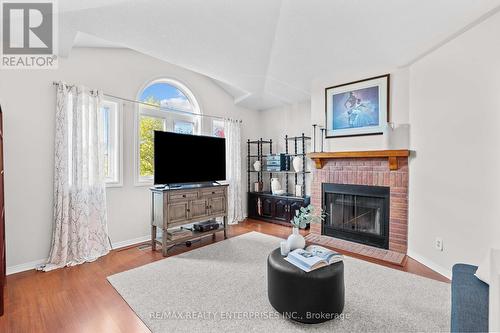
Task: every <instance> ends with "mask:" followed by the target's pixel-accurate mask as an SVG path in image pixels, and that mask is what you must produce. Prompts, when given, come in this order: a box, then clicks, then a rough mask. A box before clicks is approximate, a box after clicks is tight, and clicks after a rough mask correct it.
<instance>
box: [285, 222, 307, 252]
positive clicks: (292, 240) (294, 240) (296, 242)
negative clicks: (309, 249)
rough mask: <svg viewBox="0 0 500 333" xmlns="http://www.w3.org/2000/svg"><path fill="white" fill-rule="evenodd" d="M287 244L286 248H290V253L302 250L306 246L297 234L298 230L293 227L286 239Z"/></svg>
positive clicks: (304, 241) (302, 238)
mask: <svg viewBox="0 0 500 333" xmlns="http://www.w3.org/2000/svg"><path fill="white" fill-rule="evenodd" d="M286 242H287V243H288V247H289V248H290V251H293V250H296V249H303V248H304V247H305V246H306V240H305V239H304V237H302V235H301V234H300V233H299V228H296V227H293V232H292V234H291V235H290V236H288V239H287V240H286Z"/></svg>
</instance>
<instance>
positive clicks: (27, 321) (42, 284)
mask: <svg viewBox="0 0 500 333" xmlns="http://www.w3.org/2000/svg"><path fill="white" fill-rule="evenodd" d="M250 231H259V232H262V233H266V234H270V235H274V236H277V237H281V238H286V237H288V235H289V234H290V232H291V229H290V228H288V227H284V226H279V225H274V224H269V223H266V222H260V221H255V220H247V221H245V222H243V223H240V224H238V225H235V226H231V227H230V229H229V233H228V236H229V237H234V236H237V235H240V234H243V233H246V232H250ZM303 233H306V232H303ZM221 240H222V235H221V234H218V235H217V239H216V241H221ZM212 243H213V241H212V238H211V237H207V238H205V239H203V240H202V241H200V242H198V243H194V244H193V245H192V246H191V247H190V248H187V247H186V246H178V247H175V248H174V249H172V250H170V251H169V255H170V256H172V255H176V254H179V253H182V252H186V251H189V250H190V249H194V248H198V247H201V246H205V245H208V244H212ZM348 255H349V254H348ZM352 256H354V255H352ZM354 257H358V258H359V257H360V256H354ZM161 259H163V256H162V255H161V252H160V251H156V252H152V251H151V249H150V248H147V247H146V248H144V249H139V248H138V246H137V245H136V246H133V247H129V248H125V249H119V250H114V251H112V252H111V253H110V254H109V255H107V256H105V257H103V258H100V259H99V260H97V261H95V262H93V263H87V264H83V265H79V266H76V267H69V268H63V269H58V270H55V271H51V272H47V273H43V272H36V271H27V272H22V273H18V274H13V275H9V276H8V277H7V287H6V293H5V294H6V298H5V314H4V316H2V317H0V332H9V333H10V332H12V333H14V332H15V333H22V332H29V333H32V332H37V333H38V332H51V333H52V332H71V333H76V332H92V333H97V332H106V333H108V332H109V333H112V332H127V333H128V332H149V330H148V329H147V327H146V326H145V325H144V324H143V323H142V321H141V320H140V319H139V318H138V317H137V316H136V315H135V313H134V312H133V311H132V310H131V309H130V308H129V307H128V305H127V303H125V301H124V300H123V299H122V298H121V296H120V295H119V294H118V293H117V292H116V291H115V289H114V288H113V287H112V286H111V285H110V284H109V283H108V281H107V280H106V277H107V276H109V275H112V274H115V273H119V272H123V271H126V270H129V269H132V268H135V267H139V266H142V265H145V264H148V263H150V262H154V261H156V260H161ZM362 259H365V260H367V259H366V258H362ZM368 261H370V262H374V263H376V264H380V265H384V266H387V267H391V268H393V269H398V270H402V271H406V272H410V273H414V274H418V275H421V276H425V277H428V278H431V279H435V280H438V281H445V282H449V281H448V279H446V278H445V277H443V276H441V275H439V274H438V273H436V272H434V271H432V270H430V269H429V268H427V267H425V266H424V265H422V264H420V263H418V262H417V261H415V260H413V259H411V258H408V259H407V261H406V263H405V265H404V266H403V267H401V266H395V265H390V264H387V263H384V262H380V261H378V260H374V259H369V260H368Z"/></svg>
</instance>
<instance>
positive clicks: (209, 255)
mask: <svg viewBox="0 0 500 333" xmlns="http://www.w3.org/2000/svg"><path fill="white" fill-rule="evenodd" d="M281 240H282V239H280V238H277V237H273V236H269V235H265V234H262V233H258V232H250V233H247V234H244V235H241V236H238V237H233V238H230V239H228V240H225V241H222V242H218V243H214V244H212V245H208V246H205V247H202V248H199V249H196V250H192V251H189V252H186V253H183V254H179V255H176V256H173V257H170V258H166V259H164V260H160V261H157V262H154V263H151V264H148V265H145V266H142V267H139V268H135V269H132V270H129V271H126V272H123V273H119V274H115V275H113V276H110V277H108V280H109V282H110V283H111V284H112V285H113V287H114V288H115V289H116V290H117V291H118V293H120V295H121V296H122V297H123V299H124V300H125V301H126V302H127V303H128V304H129V305H130V307H131V308H132V309H133V310H134V312H135V313H136V314H137V315H138V316H139V317H140V318H141V320H142V321H143V322H144V323H145V324H146V325H147V326H148V327H149V329H150V330H151V331H152V332H154V333H160V332H252V331H253V332H306V331H307V332H417V331H418V332H444V331H449V330H450V325H449V323H450V285H449V284H447V283H443V282H438V281H435V280H431V279H427V278H423V277H420V276H417V275H413V274H409V273H406V272H401V271H397V270H393V269H390V268H386V267H383V266H380V265H376V264H372V263H369V262H365V261H362V260H358V259H354V258H350V257H345V259H344V271H345V289H346V294H345V307H344V313H343V315H342V316H340V317H339V318H336V319H334V320H331V321H328V322H325V323H322V324H314V325H306V324H299V323H296V322H293V321H291V320H289V319H286V318H283V317H282V316H280V315H279V314H277V313H276V312H275V310H274V309H273V307H272V306H271V305H270V304H269V301H268V299H267V276H266V267H267V266H266V264H267V261H266V260H267V256H268V254H269V253H270V252H271V251H272V250H273V249H275V248H276V247H278V246H279V242H280V241H281Z"/></svg>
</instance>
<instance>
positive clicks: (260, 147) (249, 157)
mask: <svg viewBox="0 0 500 333" xmlns="http://www.w3.org/2000/svg"><path fill="white" fill-rule="evenodd" d="M254 145H256V147H257V155H252V154H251V151H252V146H254ZM264 145H269V155H271V154H272V153H273V140H272V139H269V140H262V138H260V139H259V140H255V141H250V140H248V141H247V147H248V153H247V179H248V184H247V186H248V187H247V192H252V191H251V187H250V186H251V179H250V178H251V174H252V173H257V181H258V182H259V183H262V184H263V183H264V182H263V179H262V178H263V177H262V176H263V170H262V169H263V165H264V161H263V159H264V156H265V155H264V153H263V151H264ZM252 158H257V160H258V161H260V165H261V167H260V171H255V170H252V166H251V165H250V164H251V160H252ZM271 177H272V174H270V175H269V182H271Z"/></svg>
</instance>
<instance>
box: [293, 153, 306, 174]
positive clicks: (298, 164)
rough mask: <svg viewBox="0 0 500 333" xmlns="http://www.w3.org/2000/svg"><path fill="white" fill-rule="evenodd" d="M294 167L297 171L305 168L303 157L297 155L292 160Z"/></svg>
mask: <svg viewBox="0 0 500 333" xmlns="http://www.w3.org/2000/svg"><path fill="white" fill-rule="evenodd" d="M292 164H293V169H294V170H295V172H301V171H302V170H304V161H303V159H302V158H301V157H299V156H295V157H294V158H293V161H292Z"/></svg>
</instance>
